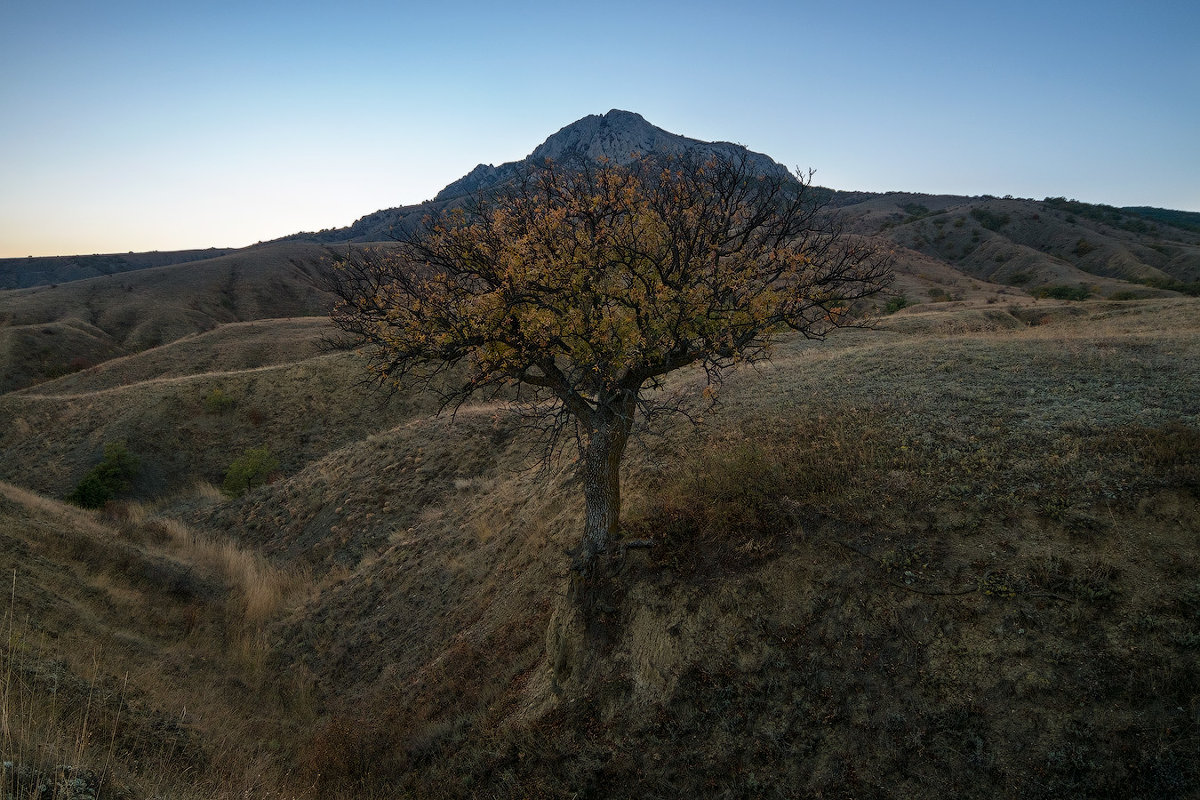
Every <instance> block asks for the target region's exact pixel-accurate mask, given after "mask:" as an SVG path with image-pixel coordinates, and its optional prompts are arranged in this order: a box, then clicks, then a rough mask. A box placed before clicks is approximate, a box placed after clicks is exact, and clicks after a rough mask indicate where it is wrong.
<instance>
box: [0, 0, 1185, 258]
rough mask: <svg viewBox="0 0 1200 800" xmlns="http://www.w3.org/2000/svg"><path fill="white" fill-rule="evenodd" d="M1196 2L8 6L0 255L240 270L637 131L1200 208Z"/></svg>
mask: <svg viewBox="0 0 1200 800" xmlns="http://www.w3.org/2000/svg"><path fill="white" fill-rule="evenodd" d="M1198 31H1200V4H1197V3H1195V2H1194V0H1180V1H1179V2H1165V1H1163V0H1149V2H1122V3H1115V2H1103V1H1101V2H1082V1H1079V0H1076V1H1072V2H1066V1H1065V0H1064V1H1062V2H1056V1H1055V0H1043V1H1042V2H1037V3H1034V2H1025V1H1024V0H1019V1H1018V2H1010V3H987V4H975V3H961V2H916V3H897V2H873V1H872V0H863V1H862V2H858V3H854V4H846V3H840V2H832V1H830V2H821V1H813V2H760V3H756V4H754V6H753V8H750V9H736V10H735V9H734V7H733V5H732V4H730V3H707V2H695V3H686V4H684V3H663V2H655V0H641V2H636V3H635V2H624V0H618V1H617V2H609V3H605V4H603V5H601V4H596V3H587V4H576V3H548V2H514V3H508V4H503V3H482V2H474V1H473V0H466V1H464V2H458V3H454V4H435V3H429V2H422V3H405V2H399V3H395V2H394V3H386V2H371V1H370V0H346V2H342V3H338V4H332V3H315V2H292V3H282V2H278V3H276V2H271V3H255V2H249V3H246V2H236V3H235V2H226V0H214V1H213V2H206V3H187V4H176V3H172V2H161V0H158V1H157V2H134V1H133V0H113V1H112V2H104V3H95V2H79V1H78V0H76V1H73V2H64V1H63V0H38V1H37V2H34V1H33V0H10V2H8V3H6V4H4V6H3V9H2V10H0V74H2V75H3V80H2V81H0V257H21V256H26V255H66V254H84V253H104V252H125V251H145V250H176V249H188V248H199V247H240V246H244V245H248V244H253V243H254V242H257V241H263V240H269V239H273V238H277V237H280V236H285V235H287V234H290V233H295V232H298V231H302V230H319V229H322V228H330V227H342V226H345V225H349V224H350V223H352V222H353V221H354V220H355V219H357V218H358V217H361V216H363V215H365V214H369V213H371V212H373V211H376V210H378V209H381V208H390V207H394V206H399V205H407V204H410V203H417V202H420V201H422V200H425V199H428V198H431V197H433V196H434V195H435V194H437V192H438V191H439V190H440V189H441V188H442V187H443V186H445V185H446V184H448V183H450V182H451V181H454V180H456V179H458V178H460V177H462V176H463V175H464V174H466V173H467V172H469V171H470V170H471V169H472V168H473V167H474V166H475V165H476V164H478V163H481V162H483V163H493V164H499V163H502V162H505V161H512V160H516V159H520V158H523V157H525V156H526V155H528V154H529V153H530V152H531V151H532V150H533V149H534V147H536V146H537V145H538V144H540V143H541V142H542V141H543V140H544V139H545V138H546V137H547V136H549V135H550V134H552V133H554V132H555V131H557V130H558V129H560V128H562V127H563V126H565V125H567V124H569V123H571V122H573V121H574V120H577V119H579V118H581V117H583V116H585V115H587V114H603V113H605V112H607V111H608V110H609V109H612V108H621V109H626V110H629V111H636V112H638V113H640V114H641V115H642V116H644V117H645V118H646V119H647V120H648V121H649V122H651V123H652V124H654V125H658V126H659V127H661V128H665V129H667V130H669V131H671V132H673V133H679V134H683V135H685V136H690V137H693V138H698V139H706V140H725V141H734V142H739V143H741V144H744V145H746V146H747V147H749V148H750V149H752V150H756V151H759V152H763V153H766V154H768V155H770V156H771V157H772V158H774V159H775V160H777V161H779V162H780V163H782V164H784V165H786V166H789V167H801V168H805V169H807V168H809V167H812V168H814V169H816V171H817V173H816V180H817V182H818V183H819V184H822V185H825V186H830V187H833V188H835V189H847V190H870V191H891V190H900V191H911V192H924V193H930V194H938V193H945V194H963V195H978V194H994V195H1006V194H1011V195H1014V196H1017V197H1032V198H1037V199H1040V198H1042V197H1046V196H1060V195H1061V196H1065V197H1070V198H1077V199H1079V200H1083V201H1087V202H1093V203H1106V204H1110V205H1116V206H1130V205H1150V206H1160V207H1166V208H1176V209H1183V210H1189V211H1200V47H1197V43H1198V40H1197V32H1198Z"/></svg>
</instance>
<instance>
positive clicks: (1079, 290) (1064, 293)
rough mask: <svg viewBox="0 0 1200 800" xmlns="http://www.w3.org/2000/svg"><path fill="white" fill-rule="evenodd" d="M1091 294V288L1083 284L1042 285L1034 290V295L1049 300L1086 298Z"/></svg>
mask: <svg viewBox="0 0 1200 800" xmlns="http://www.w3.org/2000/svg"><path fill="white" fill-rule="evenodd" d="M1091 295H1092V292H1091V290H1090V289H1088V287H1086V286H1083V285H1079V286H1062V285H1059V286H1043V287H1042V288H1040V289H1038V290H1037V291H1036V292H1034V297H1047V298H1050V299H1051V300H1087V299H1088V298H1089V297H1091Z"/></svg>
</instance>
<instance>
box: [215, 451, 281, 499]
mask: <svg viewBox="0 0 1200 800" xmlns="http://www.w3.org/2000/svg"><path fill="white" fill-rule="evenodd" d="M277 469H279V459H277V458H275V457H274V456H273V455H271V452H270V451H269V450H267V448H265V447H252V448H250V449H249V450H247V451H246V452H244V453H242V454H241V455H240V456H238V457H237V458H235V459H234V461H233V463H232V464H230V465H229V469H228V470H226V471H225V483H224V484H223V485H224V488H225V491H226V492H228V493H229V494H231V495H233V496H234V497H237V496H239V495H242V494H245V493H246V492H248V491H250V490H251V489H253V488H254V487H255V486H261V485H262V484H264V483H266V482H267V478H268V477H270V475H271V473H272V472H274V471H275V470H277Z"/></svg>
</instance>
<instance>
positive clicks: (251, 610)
mask: <svg viewBox="0 0 1200 800" xmlns="http://www.w3.org/2000/svg"><path fill="white" fill-rule="evenodd" d="M0 551H3V552H5V553H7V554H11V555H13V556H15V557H16V560H15V561H14V563H15V564H16V565H17V569H15V570H14V572H13V573H12V580H11V584H10V591H9V592H8V594H9V595H10V596H9V598H8V600H9V602H8V612H7V614H6V630H5V633H6V635H7V638H6V640H5V642H4V647H3V651H2V652H0V675H2V676H3V679H4V684H3V697H2V698H0V709H3V712H2V713H3V728H2V732H3V737H4V738H3V746H4V752H5V760H8V761H12V762H13V763H14V764H15V765H16V766H15V767H14V770H17V771H16V772H14V773H13V774H12V775H6V779H7V780H9V781H10V784H9V785H8V787H7V789H6V791H13V792H23V791H27V790H31V788H32V786H33V785H35V784H36V783H37V782H38V781H41V782H45V781H51V783H52V785H53V786H55V787H56V788H55V789H54V791H55V792H56V794H55V795H54V796H55V797H59V796H62V797H64V798H65V797H68V796H69V797H75V796H76V795H72V794H68V793H67V784H68V782H69V781H70V780H74V781H84V782H85V783H87V784H88V785H90V786H92V787H93V789H95V788H96V787H101V788H104V789H105V791H111V792H115V793H116V794H115V796H150V795H157V794H160V793H163V792H165V793H167V794H170V795H171V796H180V797H219V796H242V794H241V793H242V792H243V791H245V790H246V789H247V788H248V787H249V786H251V785H259V786H261V787H262V788H263V791H262V793H261V795H260V796H279V795H278V792H279V791H280V790H279V789H273V788H270V787H272V786H274V787H279V786H280V785H281V775H280V773H279V772H278V771H277V770H275V769H274V768H273V767H272V768H270V769H268V768H267V767H268V766H269V765H270V763H271V762H270V759H269V758H267V757H266V756H265V753H266V752H269V746H268V740H266V739H263V736H264V732H266V731H269V730H270V729H272V728H274V727H276V726H277V724H278V722H277V720H278V718H279V716H280V714H281V713H282V709H283V708H287V709H289V710H290V711H289V713H290V714H292V715H294V718H303V717H305V716H306V714H307V712H305V711H304V704H305V701H304V699H303V697H302V696H301V694H300V693H297V691H296V689H298V688H300V687H301V684H295V683H293V682H291V681H289V680H287V679H281V677H280V676H277V675H275V674H273V673H271V672H270V671H269V670H267V669H266V663H267V660H268V656H269V644H268V642H269V635H268V629H269V627H268V626H269V625H270V624H271V623H272V622H273V621H274V620H276V619H278V617H279V616H281V615H282V614H284V613H287V612H288V611H289V610H290V609H292V608H295V606H296V605H297V604H298V603H301V602H303V600H304V599H305V597H307V595H308V592H309V591H310V588H309V584H308V582H307V579H306V576H305V575H304V573H302V572H299V573H298V572H294V571H288V570H283V569H280V568H278V567H274V566H271V565H270V564H268V563H267V562H266V561H265V560H263V559H262V558H261V557H260V556H258V555H257V554H254V553H252V552H248V551H246V550H244V549H242V548H239V547H237V546H235V545H233V544H232V543H229V542H220V541H216V540H214V539H213V538H212V537H211V536H210V535H207V534H201V533H197V532H195V531H192V530H190V529H188V528H186V527H185V526H184V525H182V524H181V523H179V522H178V521H175V520H169V519H164V518H162V517H160V516H159V515H158V514H157V513H156V512H155V511H154V509H153V508H148V507H146V506H143V505H140V504H118V505H110V506H109V508H108V509H106V510H105V511H103V512H99V513H94V512H84V511H81V510H79V509H76V508H72V507H70V506H65V505H63V504H61V503H58V502H57V501H53V500H49V499H47V498H44V497H40V496H38V495H35V494H33V493H30V492H28V491H26V490H22V489H18V488H16V487H12V486H10V485H8V484H0ZM232 676H236V681H234V682H231V678H232ZM56 776H57V777H56ZM31 782H32V783H31ZM81 785H82V784H81ZM125 793H132V794H131V795H130V794H125ZM20 796H24V795H20ZM104 796H111V795H104Z"/></svg>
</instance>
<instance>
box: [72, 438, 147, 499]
mask: <svg viewBox="0 0 1200 800" xmlns="http://www.w3.org/2000/svg"><path fill="white" fill-rule="evenodd" d="M139 466H140V464H139V461H138V458H137V456H135V455H133V454H132V453H130V452H129V450H128V448H126V447H125V445H124V444H122V443H121V442H109V443H107V444H105V445H104V458H103V459H101V461H100V463H99V464H97V465H96V466H94V467H92V470H91V471H90V472H89V473H88V474H87V475H84V476H83V480H81V481H80V482H79V485H78V486H76V487H75V491H73V492H71V493H70V494H69V495H67V500H68V502H71V503H75V504H76V505H79V506H83V507H84V508H100V507H101V506H103V505H104V504H105V503H107V502H108V501H109V500H112V499H114V498H115V497H116V496H117V495H118V494H120V493H121V492H124V491H128V489H129V486H130V481H131V480H132V479H133V477H134V476H135V475H137V471H138V467H139Z"/></svg>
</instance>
